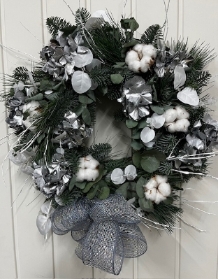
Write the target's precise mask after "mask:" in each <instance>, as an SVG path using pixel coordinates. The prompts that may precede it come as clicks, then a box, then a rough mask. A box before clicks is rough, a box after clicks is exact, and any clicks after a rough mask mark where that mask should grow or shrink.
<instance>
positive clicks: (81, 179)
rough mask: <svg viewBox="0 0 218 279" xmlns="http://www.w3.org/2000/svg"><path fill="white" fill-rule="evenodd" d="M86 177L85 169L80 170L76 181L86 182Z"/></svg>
mask: <svg viewBox="0 0 218 279" xmlns="http://www.w3.org/2000/svg"><path fill="white" fill-rule="evenodd" d="M85 177H86V174H85V169H82V168H79V170H78V172H77V173H76V181H78V182H82V181H84V180H85Z"/></svg>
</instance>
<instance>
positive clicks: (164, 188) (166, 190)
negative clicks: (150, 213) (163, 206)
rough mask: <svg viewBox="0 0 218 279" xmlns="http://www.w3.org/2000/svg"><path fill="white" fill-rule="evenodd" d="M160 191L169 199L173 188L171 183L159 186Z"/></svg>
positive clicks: (163, 183)
mask: <svg viewBox="0 0 218 279" xmlns="http://www.w3.org/2000/svg"><path fill="white" fill-rule="evenodd" d="M158 191H159V192H160V193H161V194H162V195H163V196H164V197H168V196H169V195H170V194H171V187H170V184H169V183H166V182H162V183H160V185H159V186H158Z"/></svg>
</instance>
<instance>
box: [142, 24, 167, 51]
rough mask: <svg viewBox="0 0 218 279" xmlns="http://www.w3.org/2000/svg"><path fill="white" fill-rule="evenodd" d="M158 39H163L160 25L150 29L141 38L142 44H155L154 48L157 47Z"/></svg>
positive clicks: (152, 26)
mask: <svg viewBox="0 0 218 279" xmlns="http://www.w3.org/2000/svg"><path fill="white" fill-rule="evenodd" d="M158 39H159V40H161V39H163V34H162V29H161V27H160V25H158V24H155V25H151V26H150V27H148V28H147V29H146V30H145V32H144V33H143V34H142V36H141V42H142V43H144V44H153V45H154V46H156V42H157V40H158Z"/></svg>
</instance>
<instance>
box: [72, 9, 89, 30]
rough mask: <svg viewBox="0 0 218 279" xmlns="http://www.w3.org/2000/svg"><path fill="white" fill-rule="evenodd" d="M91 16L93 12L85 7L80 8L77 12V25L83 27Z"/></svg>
mask: <svg viewBox="0 0 218 279" xmlns="http://www.w3.org/2000/svg"><path fill="white" fill-rule="evenodd" d="M90 17H91V14H90V13H89V12H88V11H87V10H86V9H85V8H79V9H78V10H77V11H76V13H75V22H76V25H77V27H78V28H79V29H82V28H83V27H84V26H85V24H86V22H87V20H88V19H89V18H90Z"/></svg>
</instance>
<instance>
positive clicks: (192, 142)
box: [186, 134, 204, 150]
mask: <svg viewBox="0 0 218 279" xmlns="http://www.w3.org/2000/svg"><path fill="white" fill-rule="evenodd" d="M186 140H187V142H188V144H189V145H191V146H193V147H196V148H197V149H198V150H203V149H204V143H203V141H202V140H200V139H199V138H197V137H195V136H191V135H190V134H188V135H187V136H186Z"/></svg>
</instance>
